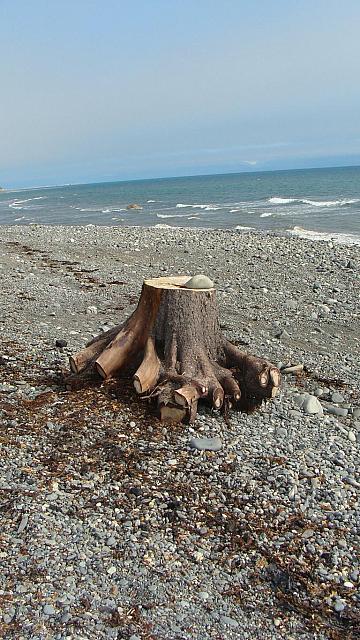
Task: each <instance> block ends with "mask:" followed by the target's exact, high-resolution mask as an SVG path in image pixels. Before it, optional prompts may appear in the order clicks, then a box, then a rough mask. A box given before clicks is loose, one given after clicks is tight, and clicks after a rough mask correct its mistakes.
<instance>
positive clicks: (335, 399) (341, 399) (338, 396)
mask: <svg viewBox="0 0 360 640" xmlns="http://www.w3.org/2000/svg"><path fill="white" fill-rule="evenodd" d="M344 400H345V398H344V396H343V395H342V394H341V393H338V392H337V391H334V393H332V394H331V402H335V403H336V404H338V403H339V402H344Z"/></svg>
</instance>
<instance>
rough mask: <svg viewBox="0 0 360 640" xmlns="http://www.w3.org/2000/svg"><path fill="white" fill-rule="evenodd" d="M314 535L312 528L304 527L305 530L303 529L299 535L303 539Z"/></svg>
mask: <svg viewBox="0 0 360 640" xmlns="http://www.w3.org/2000/svg"><path fill="white" fill-rule="evenodd" d="M313 535H314V530H313V529H305V531H303V533H302V534H301V537H302V538H303V539H304V540H308V539H309V538H312V537H313Z"/></svg>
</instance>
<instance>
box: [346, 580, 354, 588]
mask: <svg viewBox="0 0 360 640" xmlns="http://www.w3.org/2000/svg"><path fill="white" fill-rule="evenodd" d="M344 587H346V588H347V589H353V588H354V585H353V583H352V582H348V581H346V582H344Z"/></svg>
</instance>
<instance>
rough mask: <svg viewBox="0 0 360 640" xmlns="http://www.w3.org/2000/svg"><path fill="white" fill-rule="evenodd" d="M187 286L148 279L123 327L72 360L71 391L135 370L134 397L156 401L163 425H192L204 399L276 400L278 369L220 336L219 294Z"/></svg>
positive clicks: (235, 403)
mask: <svg viewBox="0 0 360 640" xmlns="http://www.w3.org/2000/svg"><path fill="white" fill-rule="evenodd" d="M188 281H189V276H174V277H164V278H154V279H151V280H145V281H144V283H143V287H142V292H141V296H140V300H139V303H138V306H137V308H136V310H135V311H134V313H133V314H132V315H131V316H130V317H129V318H128V319H127V320H126V321H125V322H124V324H122V325H118V326H116V327H114V328H112V329H110V330H109V331H106V332H105V333H102V334H101V335H99V336H97V337H96V338H94V339H93V340H91V342H89V343H88V344H87V345H86V347H85V349H83V350H82V351H80V352H79V353H77V354H76V355H74V356H72V357H71V358H70V367H71V370H72V372H73V375H71V376H69V378H68V379H67V384H68V386H69V388H71V387H74V386H80V385H81V383H82V381H86V380H88V379H89V378H91V376H93V375H96V373H97V374H98V375H99V376H101V378H103V379H109V378H113V377H116V376H117V375H118V374H119V373H121V372H124V371H126V372H127V373H128V372H129V371H130V372H131V373H132V374H133V380H134V387H135V390H136V392H137V393H138V394H140V395H141V396H142V397H145V398H151V399H152V400H156V402H157V404H158V407H159V411H160V417H161V420H162V421H164V422H181V421H184V420H186V419H187V420H188V421H189V422H192V421H193V420H194V419H195V417H196V413H197V405H198V402H199V400H205V401H207V402H208V403H210V405H212V406H213V407H214V408H215V409H221V408H222V407H224V408H228V407H234V408H239V409H249V408H253V407H255V406H257V405H259V404H261V402H262V401H263V400H266V399H267V398H272V397H274V395H275V394H276V392H277V390H278V388H279V385H280V372H279V370H278V369H277V368H276V367H275V366H274V365H272V364H271V363H269V362H267V361H266V360H263V359H261V358H257V357H254V356H251V355H249V354H247V353H244V352H242V351H240V350H239V349H238V348H237V347H236V346H235V345H233V344H232V343H230V342H229V341H228V340H227V339H226V338H225V337H224V336H223V334H222V333H221V330H220V324H219V318H218V311H217V304H216V290H215V288H213V287H212V288H208V289H191V288H187V287H186V286H185V285H186V283H187V282H188Z"/></svg>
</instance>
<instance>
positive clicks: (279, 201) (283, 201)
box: [268, 197, 297, 204]
mask: <svg viewBox="0 0 360 640" xmlns="http://www.w3.org/2000/svg"><path fill="white" fill-rule="evenodd" d="M296 201H297V198H277V197H274V198H269V199H268V202H270V203H271V204H290V203H291V202H296Z"/></svg>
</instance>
